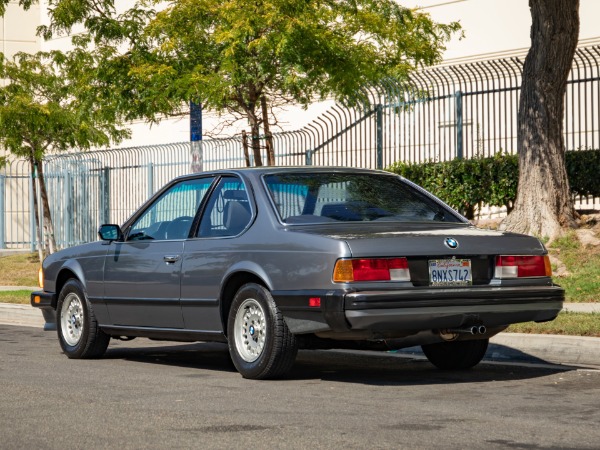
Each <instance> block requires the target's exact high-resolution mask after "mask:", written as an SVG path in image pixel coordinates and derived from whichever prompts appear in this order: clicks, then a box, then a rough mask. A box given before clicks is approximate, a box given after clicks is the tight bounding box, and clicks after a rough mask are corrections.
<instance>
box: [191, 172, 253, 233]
mask: <svg viewBox="0 0 600 450" xmlns="http://www.w3.org/2000/svg"><path fill="white" fill-rule="evenodd" d="M251 219H252V213H251V208H250V202H249V201H248V192H247V191H246V186H245V185H244V183H243V182H242V180H240V179H239V178H237V177H223V178H222V179H221V180H220V181H219V184H218V185H217V187H216V189H215V190H214V192H213V193H212V195H211V196H210V198H209V200H208V202H207V206H206V210H205V212H204V214H203V215H202V220H201V221H200V227H199V229H198V236H199V237H220V236H221V237H223V236H236V235H238V234H240V233H241V232H242V231H243V230H244V229H245V228H246V227H247V226H248V224H249V223H250V220H251Z"/></svg>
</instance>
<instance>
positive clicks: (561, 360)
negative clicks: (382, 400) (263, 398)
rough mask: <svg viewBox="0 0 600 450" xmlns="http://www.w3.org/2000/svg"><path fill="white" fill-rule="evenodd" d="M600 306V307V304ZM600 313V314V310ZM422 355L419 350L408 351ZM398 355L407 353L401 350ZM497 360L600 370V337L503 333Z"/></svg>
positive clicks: (16, 319) (6, 316)
mask: <svg viewBox="0 0 600 450" xmlns="http://www.w3.org/2000/svg"><path fill="white" fill-rule="evenodd" d="M599 306H600V305H599ZM599 312H600V311H599ZM0 324H2V325H15V326H26V327H39V328H40V329H43V328H44V324H45V320H44V318H43V316H42V314H41V311H39V310H37V309H35V308H33V307H31V306H29V305H13V304H10V303H0ZM405 350H406V352H407V353H413V354H414V353H419V352H420V349H419V348H411V349H405ZM398 353H401V354H402V353H405V351H403V350H400V351H399V352H398ZM486 358H489V359H492V360H495V361H529V362H531V361H532V359H533V360H537V361H540V362H542V361H543V362H550V363H554V364H564V365H575V366H590V367H596V368H600V338H595V337H583V336H557V335H546V334H526V333H500V334H498V335H496V336H494V337H493V338H492V339H490V348H489V350H488V353H487V357H486Z"/></svg>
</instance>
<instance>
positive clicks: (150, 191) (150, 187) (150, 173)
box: [148, 162, 154, 198]
mask: <svg viewBox="0 0 600 450" xmlns="http://www.w3.org/2000/svg"><path fill="white" fill-rule="evenodd" d="M152 194H154V164H152V163H151V162H149V163H148V198H150V197H152Z"/></svg>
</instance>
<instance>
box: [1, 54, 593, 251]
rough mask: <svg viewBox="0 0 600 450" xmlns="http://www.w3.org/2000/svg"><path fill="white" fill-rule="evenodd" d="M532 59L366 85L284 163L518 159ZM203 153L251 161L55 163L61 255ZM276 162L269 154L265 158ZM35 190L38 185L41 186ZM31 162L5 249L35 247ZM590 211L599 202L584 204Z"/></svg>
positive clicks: (74, 158) (583, 113)
mask: <svg viewBox="0 0 600 450" xmlns="http://www.w3.org/2000/svg"><path fill="white" fill-rule="evenodd" d="M523 61H524V58H520V57H513V58H507V59H500V60H492V61H481V62H475V63H469V64H463V65H459V66H442V67H436V68H430V69H425V70H422V71H419V72H416V73H414V74H413V75H412V76H411V78H410V80H408V82H405V83H402V84H400V83H397V82H395V81H392V80H389V81H388V82H385V83H382V84H381V85H379V86H376V87H372V88H368V89H365V91H364V94H365V97H367V98H368V99H369V100H368V101H367V102H365V103H364V104H363V105H361V106H360V107H356V108H348V107H344V106H343V105H335V106H333V107H332V108H331V109H330V110H328V111H327V112H326V113H325V114H323V115H322V116H320V117H318V118H317V119H315V120H314V121H313V122H312V123H310V124H309V125H308V126H306V127H304V128H303V129H300V130H297V131H293V132H284V133H278V134H275V135H274V138H273V139H274V148H275V152H276V164H277V165H289V166H298V165H305V164H306V165H336V166H352V167H366V168H384V167H387V166H389V165H390V164H391V163H393V162H395V161H412V162H419V161H425V160H436V161H444V160H450V159H453V158H456V157H459V158H470V157H473V156H475V155H486V156H487V155H492V154H494V153H496V152H498V151H506V152H510V153H514V152H516V138H517V136H516V135H517V107H518V102H519V89H520V84H521V71H522V66H523ZM599 106H600V47H599V46H594V47H584V48H580V49H578V50H577V52H576V55H575V60H574V64H573V68H572V71H571V74H570V78H569V81H568V87H567V93H566V108H565V121H564V125H565V127H564V131H565V142H566V145H567V149H568V150H579V149H596V148H598V146H599V144H600V134H599V129H600V113H599ZM193 145H199V146H200V150H201V155H202V167H203V168H204V170H211V169H219V168H228V167H242V166H244V165H245V162H244V157H243V150H242V140H241V137H231V138H225V139H211V140H205V141H201V143H198V144H196V143H194V144H190V143H189V142H185V143H176V144H171V145H157V146H146V147H137V148H125V149H116V150H103V151H94V152H86V153H69V154H60V155H54V156H49V157H47V158H46V159H45V161H44V172H45V176H46V183H47V187H48V192H49V197H50V202H51V206H52V217H53V222H54V226H55V229H56V230H55V231H56V239H57V244H58V245H59V246H60V247H66V246H70V245H75V244H78V243H82V242H87V241H90V240H94V239H95V238H96V229H97V226H98V224H100V223H107V222H113V223H122V222H124V221H125V220H126V219H127V217H128V216H129V215H130V214H131V213H132V212H133V211H134V210H135V209H136V208H137V207H138V206H139V205H140V204H141V203H143V202H144V201H145V200H146V199H147V198H148V197H149V196H150V195H152V194H153V193H154V192H155V191H156V190H157V189H158V188H159V187H161V186H162V185H163V184H164V183H166V182H167V181H168V180H170V179H172V178H173V177H175V176H178V175H182V174H185V173H188V172H190V167H191V160H192V157H191V154H190V152H191V149H193V147H192V146H193ZM265 160H266V158H265ZM34 181H35V182H37V180H34ZM31 183H32V177H31V173H30V170H29V164H28V163H27V162H26V161H22V160H12V161H10V162H9V163H8V164H7V165H6V166H5V167H4V168H3V169H2V170H0V248H31V249H32V250H34V249H35V246H36V245H37V243H36V238H35V236H36V233H35V221H34V218H33V217H34V214H33V197H32V192H33V190H32V184H31ZM582 202H583V205H584V207H585V208H598V207H600V205H599V202H598V199H582Z"/></svg>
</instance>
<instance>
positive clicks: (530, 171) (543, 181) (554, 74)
mask: <svg viewBox="0 0 600 450" xmlns="http://www.w3.org/2000/svg"><path fill="white" fill-rule="evenodd" d="M529 7H530V9H531V16H532V19H533V22H532V26H531V49H530V50H529V53H528V54H527V58H526V59H525V64H524V66H523V83H522V85H521V98H520V103H519V113H518V131H517V151H518V154H519V186H518V190H517V198H516V201H515V205H514V208H513V210H512V212H511V213H510V214H509V215H508V217H507V218H506V219H505V220H504V222H503V224H502V228H503V229H507V230H511V231H516V232H520V233H526V234H533V235H537V236H540V237H548V238H549V239H550V240H553V239H555V238H556V237H558V236H560V235H562V234H563V233H564V231H565V229H566V228H574V227H576V226H577V222H576V212H575V210H574V208H573V202H572V199H571V196H570V192H569V182H568V179H567V172H566V168H565V144H564V140H563V117H564V95H565V89H566V83H567V78H568V75H569V71H570V69H571V66H572V64H573V56H574V54H575V49H576V47H577V39H578V35H579V0H530V1H529Z"/></svg>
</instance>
